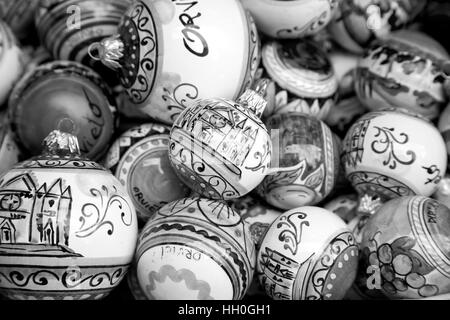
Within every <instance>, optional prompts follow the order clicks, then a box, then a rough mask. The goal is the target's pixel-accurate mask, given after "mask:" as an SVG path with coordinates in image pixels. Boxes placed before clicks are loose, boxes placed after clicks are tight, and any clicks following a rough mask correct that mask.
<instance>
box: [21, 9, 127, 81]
mask: <svg viewBox="0 0 450 320" xmlns="http://www.w3.org/2000/svg"><path fill="white" fill-rule="evenodd" d="M26 2H29V1H26ZM36 2H39V1H36ZM132 2H133V0H45V1H41V2H40V5H39V7H38V8H37V10H36V17H35V20H36V28H37V30H38V34H39V38H40V40H41V43H42V44H43V45H44V46H45V47H46V48H47V49H48V50H49V52H51V53H52V55H53V58H54V59H56V60H70V61H77V62H80V63H82V64H85V65H87V66H89V67H91V68H93V69H94V70H96V71H98V72H99V73H101V74H104V73H105V72H106V71H107V72H109V69H107V68H104V66H103V65H102V64H101V63H99V62H97V61H95V60H93V59H91V57H90V55H89V46H90V45H91V44H93V43H96V42H98V41H100V40H102V39H104V38H107V37H110V36H112V35H114V34H116V33H117V30H118V28H117V25H118V24H119V22H120V20H121V18H122V16H123V15H124V13H125V11H126V10H127V8H128V7H129V6H130V5H131V4H132ZM105 74H107V73H105ZM107 75H108V76H105V79H106V80H108V79H109V78H111V77H112V76H113V75H114V73H112V72H109V74H107Z"/></svg>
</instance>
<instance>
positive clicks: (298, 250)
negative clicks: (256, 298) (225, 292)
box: [257, 207, 358, 300]
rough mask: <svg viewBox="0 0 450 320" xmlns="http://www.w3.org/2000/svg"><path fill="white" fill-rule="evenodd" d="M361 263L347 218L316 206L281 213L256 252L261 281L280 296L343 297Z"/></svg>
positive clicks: (274, 296)
mask: <svg viewBox="0 0 450 320" xmlns="http://www.w3.org/2000/svg"><path fill="white" fill-rule="evenodd" d="M357 267H358V246H357V244H356V243H355V240H354V238H353V235H352V233H351V232H350V230H349V229H348V227H347V226H346V224H345V222H344V221H343V220H341V219H340V218H339V217H337V216H336V215H335V214H334V213H332V212H330V211H328V210H325V209H322V208H318V207H300V208H297V209H294V210H290V211H288V212H286V213H284V214H282V215H281V216H280V217H279V218H278V219H277V220H275V221H274V223H273V224H272V225H271V227H270V228H269V230H268V231H267V233H266V235H265V237H264V240H263V242H262V245H261V249H260V250H259V253H258V258H257V272H258V276H259V280H260V283H261V284H262V286H263V287H264V288H265V291H266V293H267V294H268V295H269V296H270V297H272V298H273V299H276V300H340V299H342V298H343V297H344V295H345V293H346V291H347V290H348V289H349V288H350V286H351V285H352V283H353V281H354V280H355V276H356V271H357Z"/></svg>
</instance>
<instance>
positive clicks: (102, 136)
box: [9, 61, 116, 160]
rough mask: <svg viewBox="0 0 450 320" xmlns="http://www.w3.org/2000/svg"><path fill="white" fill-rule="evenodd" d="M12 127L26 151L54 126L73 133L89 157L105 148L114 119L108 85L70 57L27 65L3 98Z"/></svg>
mask: <svg viewBox="0 0 450 320" xmlns="http://www.w3.org/2000/svg"><path fill="white" fill-rule="evenodd" d="M9 108H10V117H11V119H12V128H13V130H14V132H15V133H16V135H17V138H18V141H19V142H20V145H21V146H23V147H24V150H25V151H27V152H29V153H30V154H32V155H37V154H39V153H40V152H41V150H42V140H43V139H44V138H45V137H46V136H47V135H48V134H49V133H50V132H51V131H52V130H55V129H60V128H62V129H64V128H65V127H67V126H70V127H71V128H66V130H69V131H70V132H73V133H74V134H75V135H77V137H78V140H79V144H80V150H81V152H82V154H83V155H85V156H87V157H89V158H90V159H94V160H97V159H100V157H101V156H103V154H104V153H105V152H106V151H107V149H108V145H109V141H110V139H111V138H112V135H113V131H114V127H115V126H116V122H115V101H114V98H113V96H112V95H111V92H110V89H109V88H108V87H107V85H106V84H105V83H104V81H103V80H102V78H101V77H100V76H99V75H98V74H97V73H95V72H94V71H93V70H92V69H90V68H88V67H85V66H83V65H81V64H79V63H76V62H70V61H55V62H51V63H46V64H43V65H40V66H38V67H36V68H34V69H32V70H30V71H29V72H28V73H27V74H26V75H25V76H24V77H23V78H22V79H21V80H20V82H19V83H18V84H17V86H16V87H15V88H14V90H13V92H12V93H11V97H10V100H9Z"/></svg>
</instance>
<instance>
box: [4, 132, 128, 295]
mask: <svg viewBox="0 0 450 320" xmlns="http://www.w3.org/2000/svg"><path fill="white" fill-rule="evenodd" d="M60 138H61V137H58V138H57V139H55V140H53V141H52V145H53V144H56V145H58V144H60V141H64V140H63V139H60ZM64 144H66V142H65V141H64ZM74 145H75V143H74V144H72V143H71V144H70V146H71V147H73V146H74ZM46 151H47V150H46ZM52 151H54V153H53V152H52V153H47V152H46V154H45V155H42V156H38V157H35V158H32V159H30V160H27V161H25V162H22V163H19V164H17V165H15V166H14V167H13V168H12V169H11V170H9V171H8V172H7V173H5V174H4V175H2V176H1V179H0V229H1V230H2V232H1V234H0V274H1V276H2V281H1V282H0V294H2V295H4V296H6V297H8V298H9V299H13V300H84V299H92V300H97V299H101V298H104V297H105V296H107V295H108V294H109V293H110V292H111V291H112V290H113V289H114V288H115V287H117V286H118V285H119V283H120V282H121V281H122V280H123V278H124V277H125V275H126V273H127V271H128V268H129V265H130V264H131V261H132V259H133V255H134V252H135V249H136V241H137V218H136V213H135V209H134V207H133V203H132V201H131V199H130V198H129V196H128V194H127V192H126V190H125V189H124V188H123V187H122V186H121V184H120V183H119V181H118V180H117V179H116V178H115V177H114V176H113V175H112V174H111V173H110V172H109V171H108V170H106V169H105V168H103V167H102V166H100V165H99V164H97V163H95V162H92V161H90V160H87V159H85V158H82V157H79V154H78V155H77V156H75V155H72V154H70V153H68V152H67V150H63V149H61V150H59V149H57V150H52ZM60 153H61V154H67V156H60V155H59V154H60Z"/></svg>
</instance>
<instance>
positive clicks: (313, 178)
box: [305, 165, 325, 189]
mask: <svg viewBox="0 0 450 320" xmlns="http://www.w3.org/2000/svg"><path fill="white" fill-rule="evenodd" d="M324 177H325V170H324V168H323V165H321V166H320V167H319V168H317V169H316V170H315V171H314V172H313V173H311V174H310V175H309V176H308V178H307V179H306V181H305V185H306V186H307V187H309V188H311V189H315V188H317V187H318V186H320V184H321V183H322V182H323V180H324Z"/></svg>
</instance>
